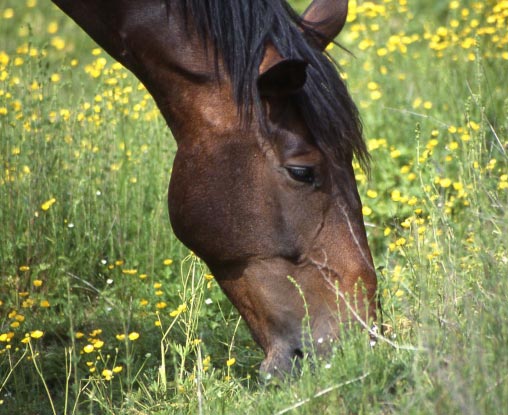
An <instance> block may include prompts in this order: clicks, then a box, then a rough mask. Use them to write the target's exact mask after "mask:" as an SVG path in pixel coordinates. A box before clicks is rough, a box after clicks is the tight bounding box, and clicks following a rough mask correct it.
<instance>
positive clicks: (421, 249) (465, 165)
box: [0, 0, 508, 414]
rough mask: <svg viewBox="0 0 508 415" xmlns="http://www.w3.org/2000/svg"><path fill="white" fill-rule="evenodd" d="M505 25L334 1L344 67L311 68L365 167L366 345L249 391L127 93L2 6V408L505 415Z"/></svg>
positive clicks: (53, 34)
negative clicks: (363, 150) (379, 324)
mask: <svg viewBox="0 0 508 415" xmlns="http://www.w3.org/2000/svg"><path fill="white" fill-rule="evenodd" d="M295 5H296V6H297V7H298V8H299V9H300V10H301V9H303V8H304V7H305V2H296V4H295ZM507 23H508V3H507V2H506V1H492V0H489V1H486V2H482V3H479V2H473V1H469V0H461V1H450V2H440V3H429V2H423V1H413V2H406V1H404V0H397V1H395V0H387V1H384V2H376V4H375V3H371V2H358V4H357V2H355V1H351V2H350V15H349V22H348V24H347V25H346V28H345V30H344V32H343V34H342V35H341V37H340V38H339V40H340V42H341V44H343V45H344V46H345V47H346V48H347V49H349V50H351V51H352V52H353V54H354V56H351V55H349V54H347V53H346V52H344V51H343V50H341V49H339V48H337V47H335V48H333V49H331V50H330V53H331V55H332V56H333V57H334V58H335V59H337V61H338V62H339V64H340V66H341V73H342V74H343V76H344V77H346V78H347V82H348V85H349V88H350V90H351V92H352V94H353V96H354V99H355V101H356V102H357V103H358V105H359V107H360V111H361V113H362V117H363V121H364V126H365V136H366V140H367V142H368V145H369V148H370V150H371V154H372V171H371V176H370V177H367V176H366V174H365V173H364V172H362V171H361V170H359V169H358V168H357V181H358V186H359V190H360V194H361V195H362V199H363V202H364V216H365V221H366V224H367V229H368V233H369V240H370V243H371V248H372V251H373V254H374V257H375V263H376V266H377V268H378V271H379V272H378V275H379V285H380V289H379V294H380V296H381V299H382V311H383V323H384V326H385V332H384V336H385V339H386V341H382V340H380V341H379V342H378V344H377V345H376V346H375V347H374V348H371V347H370V345H369V341H368V337H367V334H366V333H365V332H363V331H361V330H358V331H352V332H350V333H348V334H347V337H346V338H345V339H344V341H343V342H342V343H341V345H340V348H338V349H337V350H336V351H335V353H334V354H333V356H331V357H329V358H326V359H322V360H317V361H310V359H309V360H307V361H305V362H304V364H303V367H302V374H301V376H299V377H297V378H294V379H292V380H291V381H285V382H280V381H274V382H272V383H264V382H261V381H260V380H259V379H258V375H257V368H258V367H259V363H260V362H261V360H262V354H261V352H260V350H259V349H258V348H257V346H256V345H255V344H254V342H253V341H252V340H251V338H250V335H249V334H248V331H247V329H246V327H245V325H244V323H243V322H242V321H241V319H240V318H239V317H238V314H237V313H236V311H235V310H234V309H233V308H232V306H231V305H230V304H229V303H228V301H227V300H226V299H225V298H224V296H223V295H222V293H221V292H220V290H219V288H218V285H217V284H216V282H215V281H214V279H213V276H212V275H210V274H209V271H208V270H207V269H206V267H205V266H204V265H203V264H202V263H201V262H200V261H199V259H198V258H196V257H195V256H194V255H193V254H192V253H191V252H189V251H188V250H187V249H186V248H185V247H183V246H182V245H181V244H180V243H179V242H178V241H177V240H176V239H175V237H174V236H173V235H172V233H171V230H170V226H169V221H168V217H167V206H166V188H167V183H168V180H169V177H170V173H171V163H172V158H173V155H174V152H175V144H174V141H173V139H172V137H171V135H170V132H169V131H168V129H167V128H166V126H165V124H164V122H163V120H162V118H161V117H160V116H159V114H158V112H157V110H156V108H155V105H154V104H153V102H152V100H151V98H150V97H149V96H148V95H147V93H146V90H144V88H143V87H142V86H140V85H139V83H138V82H137V81H136V80H135V79H134V78H133V77H132V76H131V75H130V74H128V73H127V72H126V71H125V69H123V68H122V67H121V66H120V65H118V64H115V63H114V62H113V61H112V60H111V59H110V58H109V57H107V56H106V55H105V53H104V52H102V51H101V50H100V49H97V48H96V46H95V45H94V44H93V43H92V42H91V41H90V40H89V39H88V38H86V36H84V34H83V33H81V32H80V30H79V29H78V28H77V27H76V26H75V25H74V24H73V23H72V22H71V21H70V20H69V19H67V18H66V17H65V16H63V14H62V13H60V12H59V11H58V10H57V9H56V8H54V7H53V6H51V5H49V4H48V3H47V2H42V1H37V0H27V1H25V0H23V1H14V0H4V2H3V3H2V4H1V5H0V164H1V170H0V278H1V282H2V283H1V285H0V413H6V414H11V413H40V414H46V413H48V414H52V413H59V414H60V413H69V414H71V413H74V414H77V413H80V414H81V413H91V414H92V413H93V414H95V413H106V414H107V413H111V414H118V413H125V414H139V413H155V414H156V413H161V414H162V413H252V414H258V413H279V414H283V413H301V414H307V413H309V414H310V413H333V414H336V413H392V412H393V413H472V414H478V413H485V414H490V413H508V410H506V409H505V408H508V375H507V374H506V368H508V354H507V353H506V349H507V347H508V328H507V324H506V322H507V321H508V306H507V295H506V293H507V292H508V278H507V277H508V247H507V238H506V235H507V234H508V220H507V218H506V210H507V205H508V203H507V202H508V168H507V167H508V162H507V155H506V152H507V150H508V135H507V130H508V100H507V99H506V85H507V75H506V66H507V64H508V32H507V31H506V27H507ZM357 167H358V166H357Z"/></svg>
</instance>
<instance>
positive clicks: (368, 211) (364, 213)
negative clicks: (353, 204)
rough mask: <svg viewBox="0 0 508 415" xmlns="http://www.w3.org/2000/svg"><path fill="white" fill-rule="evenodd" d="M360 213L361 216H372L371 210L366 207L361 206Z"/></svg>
mask: <svg viewBox="0 0 508 415" xmlns="http://www.w3.org/2000/svg"><path fill="white" fill-rule="evenodd" d="M362 213H363V216H370V215H371V214H372V209H371V208H370V207H368V206H363V207H362Z"/></svg>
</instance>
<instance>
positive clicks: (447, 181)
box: [439, 178, 452, 189]
mask: <svg viewBox="0 0 508 415" xmlns="http://www.w3.org/2000/svg"><path fill="white" fill-rule="evenodd" d="M451 184H452V181H451V180H450V179H448V178H445V179H439V185H440V186H441V187H443V188H445V189H446V188H448V187H450V186H451Z"/></svg>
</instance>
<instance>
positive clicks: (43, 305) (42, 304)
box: [40, 300, 51, 308]
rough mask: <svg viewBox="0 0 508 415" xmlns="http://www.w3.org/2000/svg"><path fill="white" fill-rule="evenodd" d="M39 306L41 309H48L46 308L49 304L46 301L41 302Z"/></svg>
mask: <svg viewBox="0 0 508 415" xmlns="http://www.w3.org/2000/svg"><path fill="white" fill-rule="evenodd" d="M40 306H41V307H43V308H48V307H50V306H51V304H50V303H49V301H48V300H41V302H40Z"/></svg>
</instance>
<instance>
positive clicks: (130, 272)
mask: <svg viewBox="0 0 508 415" xmlns="http://www.w3.org/2000/svg"><path fill="white" fill-rule="evenodd" d="M137 272H138V270H137V269H123V270H122V273H123V274H126V275H136V274H137Z"/></svg>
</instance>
